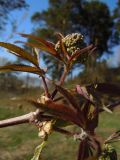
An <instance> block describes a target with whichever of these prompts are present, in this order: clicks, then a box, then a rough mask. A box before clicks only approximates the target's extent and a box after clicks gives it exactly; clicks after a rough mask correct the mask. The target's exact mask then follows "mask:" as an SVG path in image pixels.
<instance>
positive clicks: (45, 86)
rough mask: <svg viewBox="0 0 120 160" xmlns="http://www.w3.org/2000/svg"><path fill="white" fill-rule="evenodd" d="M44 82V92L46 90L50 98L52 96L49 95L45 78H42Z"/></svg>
mask: <svg viewBox="0 0 120 160" xmlns="http://www.w3.org/2000/svg"><path fill="white" fill-rule="evenodd" d="M42 81H43V85H44V90H45V95H46V96H47V97H48V98H50V94H49V90H48V86H47V83H46V80H45V77H43V76H42Z"/></svg>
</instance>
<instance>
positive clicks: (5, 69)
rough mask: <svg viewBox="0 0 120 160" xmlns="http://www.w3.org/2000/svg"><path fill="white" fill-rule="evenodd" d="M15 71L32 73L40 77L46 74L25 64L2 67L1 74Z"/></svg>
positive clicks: (0, 68)
mask: <svg viewBox="0 0 120 160" xmlns="http://www.w3.org/2000/svg"><path fill="white" fill-rule="evenodd" d="M13 71H15V72H16V71H21V72H30V73H34V74H38V75H43V74H45V72H44V71H43V70H42V69H40V68H39V69H38V68H36V67H31V66H27V65H24V64H12V65H7V66H2V67H0V72H13Z"/></svg>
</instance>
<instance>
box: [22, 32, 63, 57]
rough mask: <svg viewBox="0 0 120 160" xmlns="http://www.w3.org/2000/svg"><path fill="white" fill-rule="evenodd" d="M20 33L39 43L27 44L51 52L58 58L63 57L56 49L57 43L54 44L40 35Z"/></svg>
mask: <svg viewBox="0 0 120 160" xmlns="http://www.w3.org/2000/svg"><path fill="white" fill-rule="evenodd" d="M20 35H21V36H23V37H26V38H30V39H32V40H34V41H36V42H37V43H30V42H27V43H26V45H29V46H31V47H36V48H39V49H41V50H43V51H46V52H48V53H50V54H51V55H53V56H55V57H56V58H59V59H61V58H60V56H59V55H58V53H57V52H56V50H55V44H53V43H52V42H49V41H46V40H44V39H42V38H40V37H36V36H34V35H30V34H20Z"/></svg>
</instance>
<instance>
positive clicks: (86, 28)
mask: <svg viewBox="0 0 120 160" xmlns="http://www.w3.org/2000/svg"><path fill="white" fill-rule="evenodd" d="M32 21H33V22H36V23H37V27H38V28H37V29H36V30H35V33H36V34H37V35H38V36H40V37H44V38H47V39H48V40H51V39H52V40H53V33H55V32H61V33H63V34H64V35H66V34H69V33H71V32H81V33H82V34H83V35H85V37H87V38H86V42H87V43H92V44H96V45H97V49H98V52H99V54H98V55H99V57H100V56H101V55H102V54H103V52H104V51H108V50H109V46H108V44H109V43H108V42H109V41H110V38H111V35H112V27H113V21H112V17H111V15H110V11H109V8H108V6H107V5H106V4H105V3H103V2H100V1H85V0H74V1H72V0H69V1H68V0H66V1H63V0H58V1H55V0H49V7H48V9H47V10H46V11H43V12H41V13H35V14H34V15H33V16H32ZM38 23H39V26H38ZM103 26H104V27H103ZM43 58H44V60H45V63H46V64H47V65H48V64H49V67H50V68H51V75H52V77H53V78H55V76H56V73H57V70H58V68H59V70H60V71H61V70H62V68H61V69H60V64H59V63H58V62H57V61H56V60H55V59H53V58H51V56H48V55H45V56H44V57H43ZM53 64H54V65H53ZM59 73H61V72H59ZM57 74H58V73H57Z"/></svg>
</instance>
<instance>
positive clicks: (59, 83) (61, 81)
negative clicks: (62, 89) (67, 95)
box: [51, 67, 68, 99]
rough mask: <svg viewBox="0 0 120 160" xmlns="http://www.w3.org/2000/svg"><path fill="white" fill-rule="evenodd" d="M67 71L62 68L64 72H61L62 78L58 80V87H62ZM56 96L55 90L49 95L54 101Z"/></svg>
mask: <svg viewBox="0 0 120 160" xmlns="http://www.w3.org/2000/svg"><path fill="white" fill-rule="evenodd" d="M67 73H68V72H67V69H66V67H65V68H64V72H63V74H62V76H61V78H60V81H59V82H58V85H62V84H63V82H64V81H65V78H66V76H67ZM56 94H57V89H55V90H54V91H53V93H52V95H51V99H54V97H55V96H56Z"/></svg>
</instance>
